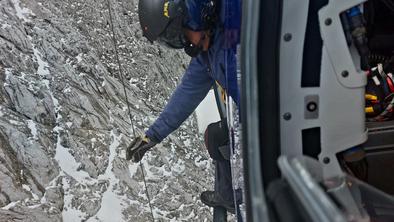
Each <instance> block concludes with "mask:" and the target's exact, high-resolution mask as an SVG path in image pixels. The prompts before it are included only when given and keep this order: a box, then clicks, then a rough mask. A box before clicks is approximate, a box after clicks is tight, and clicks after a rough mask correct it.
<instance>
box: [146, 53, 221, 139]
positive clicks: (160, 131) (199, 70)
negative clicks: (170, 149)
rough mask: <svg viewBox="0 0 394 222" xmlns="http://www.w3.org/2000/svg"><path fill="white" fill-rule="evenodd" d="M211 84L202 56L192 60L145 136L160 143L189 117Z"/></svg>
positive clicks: (211, 80)
mask: <svg viewBox="0 0 394 222" xmlns="http://www.w3.org/2000/svg"><path fill="white" fill-rule="evenodd" d="M213 83H214V81H213V79H212V78H211V76H210V75H209V73H208V71H207V66H206V65H205V63H204V61H203V58H202V56H198V57H196V58H193V59H192V60H191V62H190V64H189V67H188V68H187V70H186V72H185V74H184V76H183V78H182V81H181V83H180V85H178V87H177V88H176V90H175V91H174V92H173V94H172V95H171V98H170V100H169V101H168V103H167V105H166V107H165V108H164V110H163V112H162V113H161V114H160V116H159V118H158V119H157V120H156V121H155V122H154V123H153V125H151V126H150V127H149V129H148V131H146V135H147V136H148V137H149V138H151V139H152V140H155V141H156V142H161V141H162V140H163V139H164V138H166V137H167V136H168V135H169V134H170V133H171V132H173V131H174V130H176V129H177V128H178V127H179V126H180V125H181V124H182V123H183V121H185V120H186V119H187V118H188V117H189V116H190V114H191V113H192V112H193V111H194V110H195V109H196V107H197V106H198V105H199V104H200V102H201V101H202V100H203V99H204V98H205V96H206V95H207V93H208V91H209V90H210V88H211V86H212V84H213Z"/></svg>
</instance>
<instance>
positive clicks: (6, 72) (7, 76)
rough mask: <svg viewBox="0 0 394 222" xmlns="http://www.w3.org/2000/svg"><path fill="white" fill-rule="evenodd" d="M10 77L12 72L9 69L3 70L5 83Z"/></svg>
mask: <svg viewBox="0 0 394 222" xmlns="http://www.w3.org/2000/svg"><path fill="white" fill-rule="evenodd" d="M10 76H12V72H11V69H10V68H6V69H5V81H6V82H8V81H9V79H10Z"/></svg>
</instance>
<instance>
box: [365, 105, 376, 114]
mask: <svg viewBox="0 0 394 222" xmlns="http://www.w3.org/2000/svg"><path fill="white" fill-rule="evenodd" d="M365 112H366V113H374V112H375V111H374V110H373V107H372V106H369V107H365Z"/></svg>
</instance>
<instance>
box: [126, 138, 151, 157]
mask: <svg viewBox="0 0 394 222" xmlns="http://www.w3.org/2000/svg"><path fill="white" fill-rule="evenodd" d="M156 144H157V143H156V142H153V141H152V140H150V139H149V138H148V137H147V136H145V135H144V136H139V137H137V138H135V139H134V140H133V142H131V144H130V145H129V146H128V147H127V149H126V160H131V161H133V162H134V163H138V162H139V161H141V159H142V157H143V156H144V154H145V153H146V151H148V150H150V149H151V148H152V147H154V146H155V145H156Z"/></svg>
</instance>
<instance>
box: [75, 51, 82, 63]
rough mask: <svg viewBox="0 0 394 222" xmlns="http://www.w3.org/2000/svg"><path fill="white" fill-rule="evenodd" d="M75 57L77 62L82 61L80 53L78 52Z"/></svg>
mask: <svg viewBox="0 0 394 222" xmlns="http://www.w3.org/2000/svg"><path fill="white" fill-rule="evenodd" d="M75 58H76V59H77V61H78V63H80V62H81V61H82V53H79V54H78V55H77V56H76V57H75Z"/></svg>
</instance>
